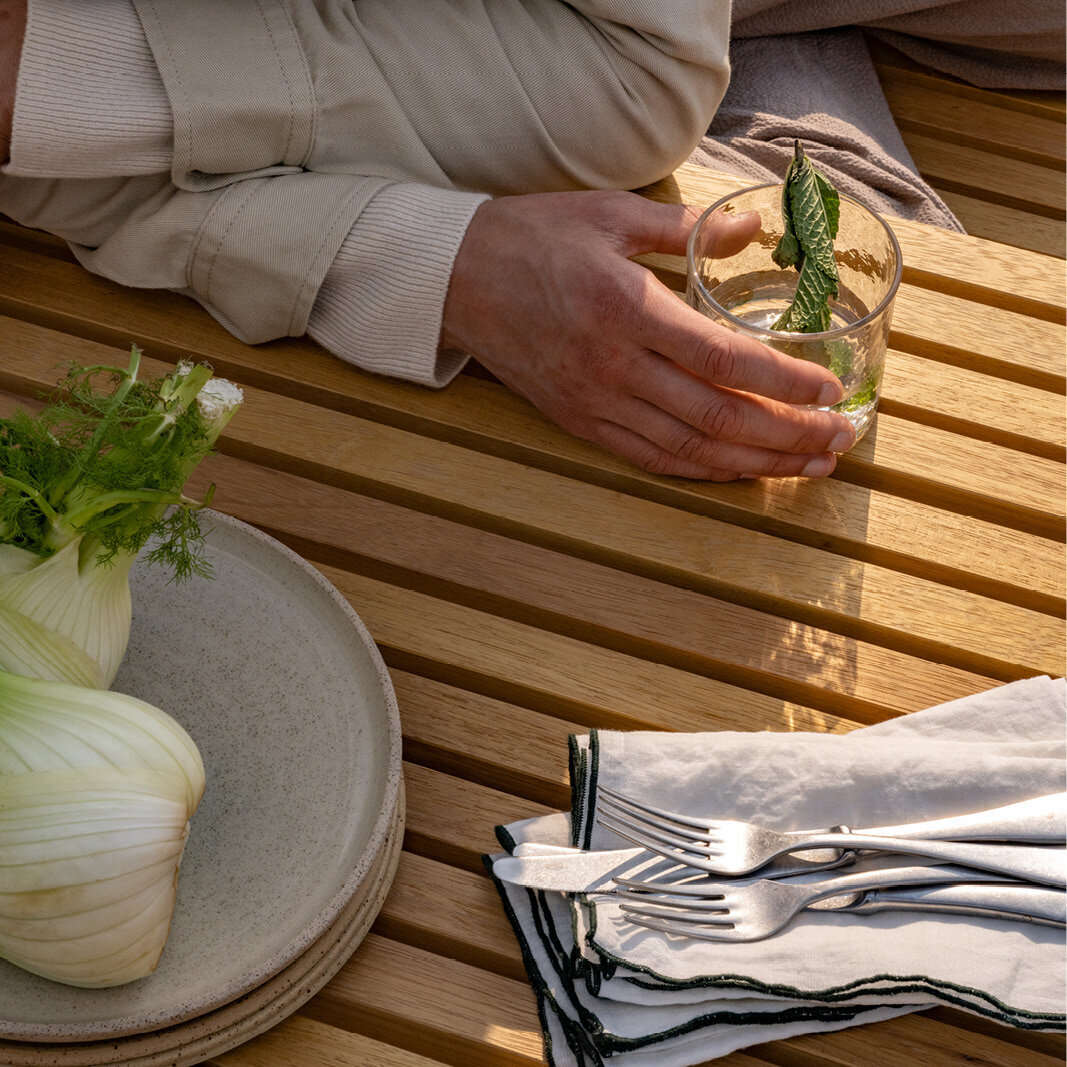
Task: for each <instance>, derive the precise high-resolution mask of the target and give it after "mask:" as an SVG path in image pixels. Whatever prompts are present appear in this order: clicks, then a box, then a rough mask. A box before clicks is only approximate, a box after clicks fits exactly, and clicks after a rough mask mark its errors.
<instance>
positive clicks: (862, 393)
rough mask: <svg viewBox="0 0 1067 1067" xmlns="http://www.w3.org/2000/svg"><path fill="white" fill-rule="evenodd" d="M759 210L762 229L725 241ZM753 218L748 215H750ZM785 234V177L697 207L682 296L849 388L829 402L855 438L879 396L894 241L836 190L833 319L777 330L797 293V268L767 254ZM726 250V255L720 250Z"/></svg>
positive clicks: (895, 273) (895, 263)
mask: <svg viewBox="0 0 1067 1067" xmlns="http://www.w3.org/2000/svg"><path fill="white" fill-rule="evenodd" d="M747 211H755V212H756V213H757V214H758V215H759V218H760V228H759V232H758V233H756V234H755V236H754V237H753V238H752V239H751V240H750V241H749V243H748V244H746V245H745V246H744V247H743V248H741V249H740V250H739V251H738V250H737V244H738V241H737V240H736V239H734V240H733V241H731V240H730V237H729V234H730V231H731V229H732V230H733V232H734V233H737V232H738V228H739V227H740V228H741V229H742V230H743V228H744V224H743V222H742V221H741V220H738V221H736V222H735V221H734V220H736V219H737V217H738V216H740V215H741V214H742V213H744V212H747ZM752 225H754V223H753V224H752ZM781 236H782V186H781V185H760V186H755V187H752V188H749V189H742V190H740V191H738V192H736V193H731V194H730V195H729V196H724V197H723V198H722V199H721V200H719V201H718V202H716V203H714V204H712V205H711V207H709V208H708V209H707V211H705V212H704V214H703V215H701V216H700V219H699V220H698V221H697V224H696V225H695V226H694V227H693V232H692V234H690V237H689V249H688V280H687V284H686V299H687V300H688V302H689V303H690V304H691V305H692V306H693V307H694V308H696V309H697V311H700V312H702V313H703V314H705V315H707V316H708V317H709V318H711V319H714V320H715V321H716V322H719V323H722V325H724V326H727V327H728V328H730V329H732V330H737V331H739V332H742V333H746V334H748V335H749V336H751V337H755V338H756V339H758V340H760V341H762V342H763V343H764V344H767V345H770V346H771V347H772V348H777V349H779V350H780V351H782V352H786V353H788V354H789V355H791V356H796V357H797V358H798V359H806V360H810V361H812V362H814V363H819V364H821V365H822V366H824V367H827V368H829V369H830V370H831V371H832V372H833V373H834V374H836V375H837V377H838V378H840V379H841V382H842V383H843V385H844V387H845V395H844V399H843V400H842V401H841V402H840V403H839V404H837V405H836V406H835V407H834V408H833V410H834V411H839V412H841V413H842V414H843V415H845V416H846V417H847V418H848V419H849V420H850V421H851V422H852V424H853V426H855V427H856V440H857V441H858V440H859V439H860V438H861V437H862V436H863V435H864V433H866V432H867V430H868V429H869V428H870V425H871V422H872V420H873V418H874V412H875V408H876V407H877V404H878V392H879V388H880V387H881V382H882V368H883V367H884V365H885V352H886V345H887V343H888V340H889V325H890V320H891V318H892V314H893V300H894V298H895V296H896V292H897V287H898V286H899V285H900V275H901V269H902V263H901V258H900V246H899V245H898V244H897V239H896V237H895V236H894V234H893V231H892V230H890V228H889V227H888V226H887V225H886V224H885V222H883V221H882V219H881V218H880V217H879V216H878V215H877V214H875V213H874V212H873V211H870V210H869V209H868V208H865V207H864V206H863V205H862V204H860V203H858V202H857V201H855V200H853V199H852V198H851V197H848V196H845V195H844V194H841V215H840V223H839V226H838V232H837V237H836V239H835V240H834V258H835V259H836V261H837V270H838V275H839V278H840V285H839V290H838V295H837V297H836V298H831V300H830V312H831V319H830V322H831V328H830V329H829V330H826V331H825V332H823V333H790V332H785V331H780V330H775V329H773V328H772V327H773V324H774V323H775V322H777V321H778V319H779V317H780V316H781V314H782V313H783V312H784V311H785V310H786V308H788V307H789V304H790V302H791V301H792V299H793V291H794V289H795V288H796V283H797V279H798V278H799V277H800V275H799V273H798V271H797V270H795V269H794V268H793V267H787V268H784V269H783V268H781V267H779V266H777V264H775V262H774V260H773V259H771V253H772V252H773V251H774V248H775V246H776V245H777V244H778V241H779V239H780V238H781ZM724 252H725V253H727V254H724Z"/></svg>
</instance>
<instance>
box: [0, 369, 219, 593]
mask: <svg viewBox="0 0 1067 1067" xmlns="http://www.w3.org/2000/svg"><path fill="white" fill-rule="evenodd" d="M140 359H141V354H140V352H139V351H138V350H137V349H136V348H134V349H133V351H132V353H131V357H130V363H129V366H128V367H82V366H76V365H75V366H71V367H70V368H69V370H68V371H67V374H66V376H65V378H64V379H63V380H62V381H61V383H60V385H59V387H58V388H57V390H56V391H55V392H54V393H53V394H52V395H50V396H49V397H47V398H46V400H45V403H44V406H43V407H42V408H41V410H40V411H39V412H38V413H36V414H29V413H27V412H26V411H22V410H19V411H16V412H15V413H14V414H13V415H11V416H10V417H9V418H5V419H0V543H6V544H11V545H15V546H17V547H20V548H24V549H27V550H29V551H30V552H33V553H35V554H37V555H41V556H48V555H51V554H52V553H53V552H55V551H56V550H58V549H59V548H61V547H63V546H64V545H66V544H69V543H70V542H71V541H74V540H78V539H80V540H81V545H82V558H83V559H84V560H86V561H88V560H90V559H91V560H92V561H93V562H94V563H102V564H108V563H111V562H112V561H113V560H115V559H116V557H120V556H121V557H131V556H133V555H135V554H136V553H137V552H139V551H140V549H141V548H142V547H143V546H144V544H145V542H146V541H147V540H148V539H149V538H150V537H153V536H156V537H159V538H161V539H162V545H161V547H160V548H157V549H156V550H155V553H154V554H153V555H154V557H155V558H157V559H158V560H160V561H161V562H165V563H167V564H168V565H170V566H171V567H172V569H173V570H174V573H175V575H176V576H178V577H184V576H186V575H188V574H193V573H199V572H200V570H201V568H202V562H201V561H200V558H199V552H200V550H199V534H198V529H197V525H196V516H195V510H196V509H197V508H199V507H202V506H203V503H204V502H202V501H194V500H190V499H188V498H186V497H185V496H183V494H182V489H183V486H184V484H185V482H186V480H187V479H188V477H189V475H190V474H191V473H192V471H193V469H194V468H195V467H196V466H197V464H198V463H199V462H200V461H201V460H202V459H203V458H204V457H205V456H206V455H208V453H209V452H210V451H211V449H212V446H213V444H214V441H215V439H216V438H217V436H218V434H219V433H220V432H221V430H222V428H223V427H224V426H225V424H226V423H227V422H228V421H229V419H230V417H231V416H232V414H233V411H234V410H236V407H237V405H238V404H239V403H240V392H239V390H236V389H234V388H233V387H232V386H229V385H228V383H218V384H219V385H221V386H224V387H227V388H229V389H231V390H232V391H233V394H234V396H233V397H227V400H226V403H224V404H223V405H222V407H221V408H220V409H219V414H217V415H212V416H210V417H207V416H205V415H204V414H203V411H202V409H201V407H200V404H199V399H200V396H201V392H202V391H204V392H205V393H207V391H208V390H207V388H206V387H207V386H208V383H209V382H211V380H212V372H211V369H210V368H209V367H207V366H206V365H204V364H200V365H197V366H194V365H192V364H181V365H179V366H178V368H177V369H175V370H174V371H173V372H171V373H170V374H167V375H165V376H164V377H162V378H158V379H154V380H151V379H145V378H142V377H141V376H140V375H139V369H140ZM212 384H213V385H214V384H216V383H212ZM215 407H218V405H215ZM211 410H214V408H211ZM175 505H177V506H178V509H179V510H178V512H177V516H178V517H169V518H168V517H167V510H168V509H169V508H171V507H172V506H175Z"/></svg>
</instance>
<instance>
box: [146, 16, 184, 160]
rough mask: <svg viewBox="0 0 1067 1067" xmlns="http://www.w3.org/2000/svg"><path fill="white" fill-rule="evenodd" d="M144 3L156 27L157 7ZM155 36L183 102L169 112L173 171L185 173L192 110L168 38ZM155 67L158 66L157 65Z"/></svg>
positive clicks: (158, 19)
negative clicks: (180, 130)
mask: <svg viewBox="0 0 1067 1067" xmlns="http://www.w3.org/2000/svg"><path fill="white" fill-rule="evenodd" d="M144 2H145V3H146V4H147V5H148V7H149V8H150V9H151V11H152V15H153V17H154V18H155V20H156V23H157V25H158V24H159V23H160V22H161V21H162V20H161V19H160V16H159V11H158V5H157V4H156V0H144ZM157 36H162V38H163V45H164V47H165V49H166V52H167V58H168V60H169V61H170V70H171V73H172V74H173V75H174V78H175V81H176V83H177V88H178V89H179V90H180V91H181V94H182V100H183V103H184V107H183V108H176V107H174V106H173V105H171V109H170V110H171V114H172V121H173V123H174V126H175V130H174V161H173V170H174V171H179V170H180V171H187V170H188V169H189V156H188V149H189V148H190V147H191V145H192V139H193V138H192V126H191V119H190V117H189V116H190V112H191V110H192V108H191V106H190V103H189V93H188V92H187V91H186V88H185V82H184V81H183V79H182V75H181V67H180V66H179V64H178V62H177V60H176V59H175V58H174V52H173V51H172V49H171V47H170V38H169V37H168V36H167V35H166V34H162V35H157ZM150 50H151V48H150ZM156 65H157V66H158V63H157V64H156ZM160 74H161V76H162V72H160ZM165 85H166V81H165V80H164V86H165ZM180 112H184V117H183V119H182V120H181V122H182V136H180V137H179V136H178V129H177V125H178V121H179V120H178V115H179V113H180ZM179 145H182V146H184V148H183V149H182V150H181V151H182V156H183V158H182V159H181V160H180V161H179V159H178V152H179ZM179 164H180V165H179Z"/></svg>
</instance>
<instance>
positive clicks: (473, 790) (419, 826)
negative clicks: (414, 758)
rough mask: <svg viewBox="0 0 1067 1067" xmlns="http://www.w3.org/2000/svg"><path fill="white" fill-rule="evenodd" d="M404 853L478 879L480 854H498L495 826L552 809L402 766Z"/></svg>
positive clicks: (423, 769)
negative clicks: (466, 873)
mask: <svg viewBox="0 0 1067 1067" xmlns="http://www.w3.org/2000/svg"><path fill="white" fill-rule="evenodd" d="M404 786H405V788H406V790H407V822H406V826H405V836H404V847H405V849H406V850H407V851H410V852H416V853H418V854H419V855H421V856H426V857H429V858H431V859H435V860H437V861H438V862H441V863H448V864H451V865H452V866H454V867H460V868H462V869H463V870H466V871H468V872H469V873H472V874H477V875H480V874H481V873H482V872H483V870H484V867H483V865H482V856H484V855H486V854H487V853H494V852H499V851H500V845H499V844H498V843H497V840H496V837H495V836H494V830H495V827H496V826H498V825H501V824H505V823H511V822H517V821H518V820H519V819H528V818H532V817H533V816H535V815H549V814H551V812H552V811H553V810H554V809H552V808H549V807H546V806H545V805H543V804H537V803H535V802H534V801H532V800H527V799H525V798H523V797H515V796H512V794H510V793H507V792H505V791H503V790H499V789H490V788H489V787H488V786H484V785H478V784H477V783H475V782H468V781H467V780H466V779H465V778H460V777H458V776H455V775H449V774H445V773H444V772H442V771H436V770H434V769H433V768H431V767H422V766H420V765H418V764H415V763H410V762H408V761H405V763H404Z"/></svg>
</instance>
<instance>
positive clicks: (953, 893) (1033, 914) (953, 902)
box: [830, 883, 1067, 927]
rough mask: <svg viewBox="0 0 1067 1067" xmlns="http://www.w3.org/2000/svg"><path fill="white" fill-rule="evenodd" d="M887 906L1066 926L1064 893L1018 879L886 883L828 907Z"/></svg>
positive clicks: (869, 909)
mask: <svg viewBox="0 0 1067 1067" xmlns="http://www.w3.org/2000/svg"><path fill="white" fill-rule="evenodd" d="M887 909H894V910H895V909H907V910H911V911H937V912H944V911H949V912H956V913H958V914H963V915H972V916H974V917H981V918H993V919H998V918H999V919H1015V920H1018V921H1024V922H1035V923H1038V924H1040V925H1043V926H1059V927H1064V926H1067V893H1065V892H1064V891H1063V890H1062V889H1047V888H1045V887H1042V886H1028V885H1024V884H1021V883H1019V884H1015V883H1012V884H1006V883H1005V884H988V885H937V886H913V887H911V888H893V887H886V888H884V889H872V890H869V891H868V892H866V893H864V894H863V895H862V896H861V897H860V898H859V899H858V900H856V901H855V902H854V903H852V904H848V905H845V906H843V907H840V908H833V909H830V910H834V911H845V912H859V913H864V912H873V911H882V910H887Z"/></svg>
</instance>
